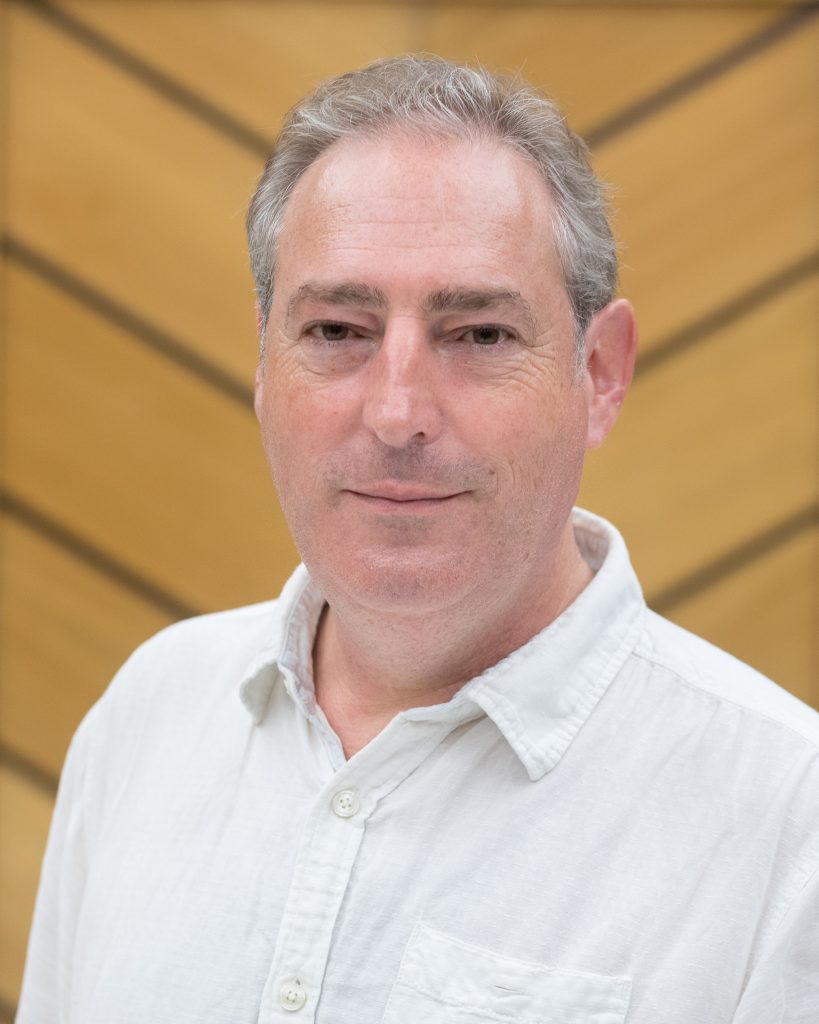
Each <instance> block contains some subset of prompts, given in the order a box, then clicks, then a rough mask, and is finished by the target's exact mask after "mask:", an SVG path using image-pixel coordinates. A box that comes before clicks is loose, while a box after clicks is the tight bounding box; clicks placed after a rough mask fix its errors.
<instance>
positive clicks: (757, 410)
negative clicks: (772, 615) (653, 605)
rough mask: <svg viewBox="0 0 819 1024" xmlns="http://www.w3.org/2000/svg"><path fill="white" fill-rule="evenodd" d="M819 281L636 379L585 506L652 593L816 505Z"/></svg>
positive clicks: (598, 458) (595, 465) (590, 471)
mask: <svg viewBox="0 0 819 1024" xmlns="http://www.w3.org/2000/svg"><path fill="white" fill-rule="evenodd" d="M817 311H819V278H817V277H816V276H814V277H813V278H811V279H809V280H807V281H804V282H803V283H802V284H800V285H797V286H795V287H793V288H791V289H789V290H788V291H787V292H785V293H783V294H782V295H780V296H779V297H778V298H776V299H774V300H772V301H771V302H769V303H768V304H767V305H765V306H764V307H762V308H761V309H760V310H757V311H756V312H755V313H754V314H753V315H751V316H748V317H746V318H744V319H742V320H740V321H738V322H736V323H735V324H732V325H731V326H730V327H728V328H725V329H724V330H722V331H719V332H717V333H715V334H714V335H713V336H712V337H710V338H709V339H708V340H707V343H703V344H701V345H698V346H696V347H694V348H692V349H689V350H688V351H686V352H683V353H681V354H680V355H679V356H677V358H676V359H674V360H673V361H670V362H668V363H666V364H664V365H660V366H659V367H657V368H656V369H655V370H654V371H653V372H651V373H648V374H647V375H646V376H645V377H643V378H642V379H640V380H638V382H637V383H636V385H635V387H634V388H633V390H632V393H631V395H630V396H629V397H628V398H627V399H626V403H625V406H624V409H623V413H622V416H621V420H620V422H619V423H617V425H616V426H615V428H614V431H613V433H612V435H611V436H610V437H609V439H608V440H607V441H606V442H605V444H604V445H603V448H602V450H601V451H600V452H597V453H594V454H593V455H592V456H591V458H590V460H589V463H588V467H587V475H586V480H585V483H584V487H583V491H582V494H581V498H582V500H583V502H584V503H585V504H587V505H588V507H590V508H593V509H595V510H598V511H600V512H601V513H602V514H604V515H607V516H608V517H609V518H611V519H612V520H613V521H614V522H615V523H617V524H619V525H620V527H621V528H622V530H623V532H624V534H625V536H626V540H627V541H628V543H629V547H630V549H631V553H632V558H633V561H634V563H635V565H636V567H637V570H638V572H639V574H640V576H641V579H642V581H643V585H644V587H645V588H646V590H647V591H648V592H649V593H653V592H657V591H658V590H661V589H664V588H665V587H667V586H669V585H670V584H671V583H672V582H674V581H676V580H679V579H681V578H683V577H684V576H686V575H688V574H689V573H690V572H691V571H692V570H693V569H695V568H698V567H701V566H703V565H706V564H708V563H709V562H711V561H713V560H714V559H715V558H717V557H719V556H720V555H721V554H723V553H725V552H726V551H730V550H732V549H734V548H736V547H738V546H739V545H740V544H742V543H744V542H747V541H748V540H750V539H751V538H752V537H754V536H755V535H756V534H758V533H761V532H762V531H763V530H765V529H768V528H770V527H771V526H773V525H774V524H776V523H778V522H779V521H781V520H782V519H785V518H787V517H788V515H791V514H793V513H794V512H796V511H798V510H800V509H802V508H803V507H805V506H806V505H808V504H810V502H811V501H813V500H814V498H815V495H816V493H817V489H818V488H817V469H818V468H819V430H817V406H816V380H817V372H818V371H819V351H817V346H816V327H815V325H816V317H817Z"/></svg>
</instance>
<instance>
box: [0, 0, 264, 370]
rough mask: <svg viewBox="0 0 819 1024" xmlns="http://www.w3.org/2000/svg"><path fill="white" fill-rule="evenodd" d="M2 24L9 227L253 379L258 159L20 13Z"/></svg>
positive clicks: (13, 8) (15, 9)
mask: <svg viewBox="0 0 819 1024" xmlns="http://www.w3.org/2000/svg"><path fill="white" fill-rule="evenodd" d="M8 20H9V22H10V46H9V49H10V58H11V59H10V63H9V69H8V73H9V76H10V81H11V82H12V88H11V89H10V96H9V136H10V138H12V139H13V140H14V145H13V146H11V147H10V149H9V152H8V154H7V157H6V159H7V161H8V209H9V227H10V230H11V231H12V232H13V233H14V234H15V235H17V236H18V237H19V238H20V239H22V240H23V241H24V242H26V243H28V244H29V245H31V246H33V247H35V248H36V249H38V250H40V251H41V252H43V253H44V254H45V255H46V256H48V257H49V258H51V259H54V260H56V261H58V262H59V263H61V264H62V265H63V266H65V267H66V268H68V269H69V270H70V271H71V272H72V273H74V274H76V275H79V276H80V277H81V278H84V279H86V280H88V281H90V282H92V283H93V284H94V286H95V287H97V288H99V289H101V290H102V291H103V292H105V293H107V294H108V295H110V296H111V297H112V298H114V299H116V300H117V301H118V302H120V303H122V304H124V305H125V306H126V307H127V308H129V309H132V310H137V311H138V312H139V313H140V315H142V316H144V317H146V318H147V319H148V320H149V321H151V322H153V323H154V324H156V325H157V326H158V327H160V328H162V329H163V330H165V331H168V332H170V333H171V334H172V335H175V336H178V337H180V338H181V339H183V340H184V341H186V342H187V343H188V344H190V345H192V346H193V347H195V348H197V349H198V350H200V351H201V352H202V353H203V354H205V355H207V356H208V358H210V359H211V360H213V361H214V362H215V363H217V364H218V365H220V366H222V367H224V368H226V369H228V370H230V371H231V372H232V373H234V374H235V375H237V376H239V377H241V378H242V379H245V380H250V379H251V378H252V374H253V368H254V365H255V358H256V340H255V327H254V318H253V286H252V280H251V277H250V272H249V270H248V269H247V256H246V253H245V242H244V227H243V217H244V208H245V206H246V203H247V199H248V197H249V195H250V193H251V192H252V189H253V186H254V183H255V179H256V177H257V176H258V173H259V171H260V160H259V159H258V158H255V157H253V156H252V155H250V154H248V153H247V152H245V151H244V150H242V149H240V148H239V147H238V146H236V145H233V144H229V143H227V142H225V140H224V139H223V138H221V137H220V136H218V135H217V134H216V133H215V132H214V131H213V130H212V129H210V128H208V127H207V126H204V125H202V124H200V123H199V122H198V121H196V120H194V119H193V118H191V117H189V116H187V115H186V114H184V113H182V112H180V111H179V110H178V109H176V108H175V107H173V106H171V105H170V104H168V103H166V102H163V100H162V99H160V98H159V97H158V96H157V95H155V94H154V93H153V92H151V91H149V90H146V89H145V88H144V87H143V86H141V85H140V84H139V83H137V82H136V81H135V80H134V79H133V78H132V77H131V76H129V75H127V74H126V73H125V72H122V71H119V70H116V69H114V68H112V67H111V65H110V64H109V63H107V62H106V61H104V60H102V59H101V58H99V57H96V56H93V55H91V54H89V53H88V52H87V51H86V50H84V49H83V48H81V47H79V46H78V45H77V44H76V43H73V42H72V41H71V40H70V39H68V38H66V37H65V36H63V35H61V34H60V33H59V32H57V31H56V30H55V29H54V28H52V27H50V26H49V25H47V24H46V23H44V22H43V21H41V20H40V19H39V18H37V17H36V16H35V15H33V14H31V13H30V12H29V11H28V10H27V9H25V8H23V7H19V6H17V5H12V6H11V7H10V9H9V19H8Z"/></svg>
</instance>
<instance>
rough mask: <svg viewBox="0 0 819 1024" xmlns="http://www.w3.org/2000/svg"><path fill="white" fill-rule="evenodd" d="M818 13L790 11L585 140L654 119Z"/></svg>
mask: <svg viewBox="0 0 819 1024" xmlns="http://www.w3.org/2000/svg"><path fill="white" fill-rule="evenodd" d="M818 12H819V8H817V6H816V5H813V4H810V5H806V6H804V7H798V8H793V9H789V10H788V13H787V14H786V15H785V16H784V17H783V18H780V19H779V21H775V22H774V23H773V24H771V25H766V26H765V28H763V29H761V30H760V31H759V32H756V33H754V34H753V35H752V36H749V37H748V38H747V39H744V40H743V41H742V42H740V43H737V44H736V45H735V46H732V47H731V48H730V49H728V50H725V51H724V52H723V53H720V54H718V55H717V56H716V57H713V58H712V59H711V60H708V61H705V62H704V63H703V64H700V65H699V66H698V67H695V68H692V70H691V71H687V72H686V73H685V74H683V75H680V76H679V77H678V78H675V79H673V80H672V81H670V82H668V83H667V84H666V85H664V86H662V87H661V88H659V89H657V90H656V92H653V93H651V94H650V95H648V96H645V97H644V98H643V99H641V100H637V101H636V102H635V103H632V104H630V105H629V106H627V107H626V108H625V109H624V110H621V111H620V112H619V113H618V114H614V115H612V116H610V117H607V118H605V119H604V120H603V121H601V122H600V123H599V124H597V125H595V126H594V127H592V128H590V129H589V130H588V131H585V132H583V133H582V134H583V136H584V138H585V139H586V141H587V142H588V144H589V145H590V146H591V147H592V148H593V149H594V148H597V147H599V146H601V145H604V144H605V143H607V142H610V141H611V140H612V139H614V138H616V137H617V136H619V135H622V134H623V133H624V132H627V131H629V130H630V129H631V128H633V127H634V126H635V125H637V124H640V123H641V122H643V121H645V120H647V119H648V118H651V117H654V116H655V115H656V114H659V113H660V112H661V111H663V110H665V109H666V108H667V107H670V106H672V105H673V104H674V103H678V102H679V101H680V100H681V99H684V98H685V97H686V96H688V95H689V94H690V93H693V92H696V91H697V90H698V89H701V88H702V87H703V86H705V85H708V84H709V82H713V81H714V79H716V78H719V77H720V76H721V75H724V74H726V73H727V72H729V71H732V70H733V69H734V68H736V67H738V66H739V65H740V64H743V63H744V62H745V61H747V60H750V59H751V58H752V57H756V56H757V55H758V54H760V53H762V52H763V51H764V50H767V49H768V48H769V47H771V46H773V45H775V44H776V43H778V42H780V41H781V40H782V39H785V38H786V37H787V36H789V35H791V34H792V33H793V32H796V31H797V30H799V29H800V28H802V26H803V25H804V24H805V23H806V22H808V21H810V20H811V19H812V18H814V17H815V16H816V14H817V13H818Z"/></svg>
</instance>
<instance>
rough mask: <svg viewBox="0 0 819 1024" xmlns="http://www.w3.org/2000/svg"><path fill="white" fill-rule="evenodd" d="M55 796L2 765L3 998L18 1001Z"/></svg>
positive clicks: (0, 925)
mask: <svg viewBox="0 0 819 1024" xmlns="http://www.w3.org/2000/svg"><path fill="white" fill-rule="evenodd" d="M51 808H52V801H51V798H50V797H49V796H48V795H47V794H45V793H44V792H43V791H42V790H40V789H38V788H37V787H36V786H33V785H32V784H31V783H30V782H27V781H26V780H25V779H22V778H20V776H18V775H16V774H15V773H14V772H12V771H10V770H9V769H8V768H6V767H5V766H0V819H2V821H3V823H4V827H3V842H2V843H0V906H2V908H3V913H2V914H0V997H2V998H4V999H6V1000H8V1001H9V1002H11V1003H14V1002H15V1001H16V999H17V993H18V990H19V986H20V981H21V978H22V974H23V963H24V961H25V950H26V943H27V941H28V930H29V925H30V922H31V914H32V911H33V909H34V897H35V895H36V893H37V882H38V880H39V877H40V862H41V860H42V856H43V850H44V849H45V843H46V837H47V835H48V825H49V821H50V819H51Z"/></svg>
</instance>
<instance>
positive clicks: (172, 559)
mask: <svg viewBox="0 0 819 1024" xmlns="http://www.w3.org/2000/svg"><path fill="white" fill-rule="evenodd" d="M7 289H8V323H9V346H8V352H7V356H6V359H7V373H8V380H9V384H10V389H9V390H10V393H9V402H8V406H7V411H6V416H7V427H8V433H9V437H8V441H7V451H6V479H7V482H8V486H9V487H11V488H12V489H13V491H14V492H15V493H16V494H18V495H20V496H21V497H22V498H23V499H24V500H26V501H28V502H31V503H33V504H34V505H35V506H36V507H37V508H39V509H41V510H42V511H43V512H44V513H45V514H47V515H49V516H52V517H55V518H57V519H59V520H60V521H61V522H63V523H64V524H65V525H66V526H67V527H68V528H70V529H71V530H73V531H75V532H76V533H77V534H79V535H80V536H81V537H84V538H89V539H90V538H93V539H94V542H95V543H96V544H98V545H99V546H100V547H101V548H102V549H103V550H104V551H106V552H108V553H111V554H116V555H117V556H118V557H119V558H120V559H121V560H122V561H123V562H124V563H125V564H126V565H128V566H129V567H130V568H131V569H133V570H134V571H136V572H138V573H141V574H143V575H145V576H147V577H148V578H149V579H151V580H153V581H154V582H156V583H157V584H158V585H159V586H161V587H163V588H164V589H165V590H167V591H168V592H169V593H170V594H172V595H175V596H176V597H178V598H179V600H180V601H182V602H185V603H186V604H188V605H190V606H192V607H193V608H195V609H196V608H198V609H201V610H203V611H209V610H213V609H214V608H219V607H224V606H226V605H231V604H243V603H248V602H249V601H253V600H262V599H263V598H265V597H269V596H271V595H273V594H275V593H277V591H278V589H279V588H280V586H281V584H282V582H283V581H284V579H286V578H287V576H288V575H289V572H290V571H291V570H292V568H293V566H294V565H295V563H296V556H295V554H294V551H293V546H292V543H291V541H290V539H289V536H288V533H287V530H286V528H285V526H284V523H283V521H282V519H281V512H280V511H279V509H278V505H277V503H276V501H275V494H274V491H273V486H272V484H271V482H270V479H269V476H268V473H267V469H266V465H265V462H264V458H263V455H262V451H261V444H260V441H259V437H258V427H257V424H256V420H255V417H254V416H253V413H252V411H251V410H250V409H249V408H246V407H244V406H242V405H240V404H238V403H237V402H236V401H234V400H233V399H231V398H228V397H226V396H224V395H222V394H220V393H219V392H218V391H216V390H215V389H213V388H210V387H207V386H203V385H202V383H201V382H200V381H198V380H197V379H196V378H195V377H193V376H192V375H190V374H189V373H187V372H186V371H185V370H184V369H183V368H182V367H179V366H177V365H176V364H175V363H173V362H171V361H170V360H168V359H165V358H164V357H163V356H161V355H159V354H157V353H155V352H153V351H151V350H150V349H147V348H145V347H144V346H141V345H139V344H136V343H135V342H134V341H133V339H132V338H131V337H130V336H128V335H127V334H125V333H124V332H122V331H120V330H118V329H117V328H114V327H112V326H111V325H110V324H108V323H107V322H106V321H105V320H103V319H101V318H100V317H98V316H97V315H96V314H95V313H93V312H91V311H89V310H88V309H85V308H83V307H82V306H80V305H79V304H77V303H76V302H74V301H73V300H72V299H70V298H68V297H66V296H65V295H64V294H62V293H61V292H59V291H57V290H56V289H54V288H52V287H51V286H49V285H47V284H44V283H43V282H42V281H40V280H39V279H38V278H36V277H34V276H33V275H32V274H30V273H29V272H28V271H26V270H22V269H20V268H18V267H15V266H11V267H10V268H9V271H8V284H7ZM55 324H59V325H60V328H59V330H54V325H55Z"/></svg>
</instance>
